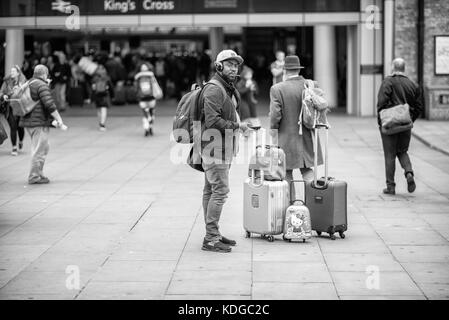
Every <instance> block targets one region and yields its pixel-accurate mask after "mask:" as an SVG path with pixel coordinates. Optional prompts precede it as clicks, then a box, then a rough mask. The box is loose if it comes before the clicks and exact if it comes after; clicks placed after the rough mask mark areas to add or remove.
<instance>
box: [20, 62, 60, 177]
mask: <svg viewBox="0 0 449 320" xmlns="http://www.w3.org/2000/svg"><path fill="white" fill-rule="evenodd" d="M49 82H50V81H49V79H48V68H47V67H46V66H44V65H42V64H38V65H37V66H36V67H35V68H34V75H33V78H31V80H30V93H31V98H32V99H33V100H34V101H39V103H38V104H37V105H36V106H35V107H34V108H33V110H32V111H31V112H30V113H28V114H26V115H25V116H23V117H22V118H21V119H20V123H19V125H20V126H21V127H24V128H26V130H27V132H28V134H29V135H30V137H31V170H30V174H29V176H28V183H29V184H46V183H49V182H50V180H49V179H48V178H47V177H45V176H44V173H43V169H44V163H45V159H46V157H47V154H48V151H49V148H50V145H49V143H48V134H49V131H50V127H51V124H52V121H53V119H55V120H56V121H57V123H58V127H64V124H63V122H62V118H61V116H60V115H59V112H58V111H57V109H56V105H55V102H54V101H53V97H52V95H51V91H50V87H49Z"/></svg>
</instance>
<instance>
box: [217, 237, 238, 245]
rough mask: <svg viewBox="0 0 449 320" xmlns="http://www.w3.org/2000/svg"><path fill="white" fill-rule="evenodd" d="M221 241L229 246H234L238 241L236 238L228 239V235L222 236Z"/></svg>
mask: <svg viewBox="0 0 449 320" xmlns="http://www.w3.org/2000/svg"><path fill="white" fill-rule="evenodd" d="M220 242H222V243H224V244H227V245H228V246H231V247H234V246H235V245H236V244H237V242H236V241H235V240H231V239H228V238H226V237H223V236H222V237H221V239H220Z"/></svg>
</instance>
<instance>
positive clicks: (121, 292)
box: [76, 281, 168, 300]
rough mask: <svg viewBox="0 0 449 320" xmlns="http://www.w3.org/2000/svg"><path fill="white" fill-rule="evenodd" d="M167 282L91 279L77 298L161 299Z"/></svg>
mask: <svg viewBox="0 0 449 320" xmlns="http://www.w3.org/2000/svg"><path fill="white" fill-rule="evenodd" d="M167 285H168V281H167V282H97V281H91V282H89V283H88V285H87V286H86V287H85V288H84V289H83V291H82V292H81V294H80V295H79V296H78V297H77V298H76V299H77V300H162V299H163V298H164V293H165V290H166V289H167Z"/></svg>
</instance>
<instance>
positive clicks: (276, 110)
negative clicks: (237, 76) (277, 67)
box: [270, 76, 323, 170]
mask: <svg viewBox="0 0 449 320" xmlns="http://www.w3.org/2000/svg"><path fill="white" fill-rule="evenodd" d="M304 82H305V79H304V78H303V77H302V76H299V77H295V78H290V79H287V80H285V81H283V82H280V83H277V84H275V85H273V86H272V87H271V90H270V129H277V130H278V134H279V136H278V138H279V147H281V148H282V149H283V150H284V152H285V157H286V165H287V169H289V170H292V169H298V168H311V167H313V155H314V152H313V139H312V131H311V130H309V129H307V128H306V127H305V126H304V124H303V125H302V135H299V124H298V120H299V115H300V113H301V108H302V92H303V90H304ZM322 163H323V157H322V153H321V146H320V144H319V139H318V165H320V164H322Z"/></svg>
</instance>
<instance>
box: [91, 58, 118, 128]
mask: <svg viewBox="0 0 449 320" xmlns="http://www.w3.org/2000/svg"><path fill="white" fill-rule="evenodd" d="M113 95H114V91H113V86H112V83H111V80H110V78H109V75H108V73H107V71H106V68H105V67H104V66H103V65H101V64H100V65H99V66H98V68H97V70H96V71H95V74H94V75H93V77H92V101H93V102H94V103H95V107H96V108H97V116H98V122H99V129H100V131H106V120H107V116H108V108H109V107H110V105H111V96H113Z"/></svg>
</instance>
